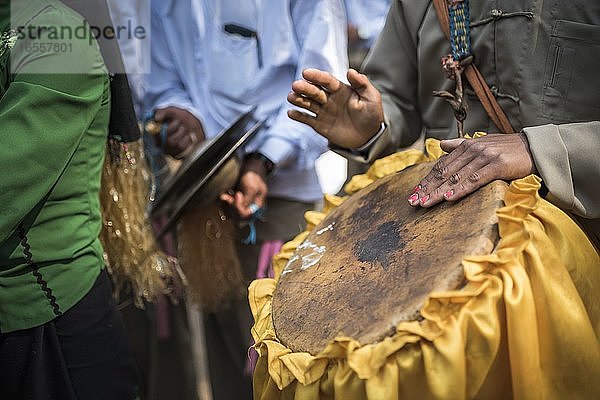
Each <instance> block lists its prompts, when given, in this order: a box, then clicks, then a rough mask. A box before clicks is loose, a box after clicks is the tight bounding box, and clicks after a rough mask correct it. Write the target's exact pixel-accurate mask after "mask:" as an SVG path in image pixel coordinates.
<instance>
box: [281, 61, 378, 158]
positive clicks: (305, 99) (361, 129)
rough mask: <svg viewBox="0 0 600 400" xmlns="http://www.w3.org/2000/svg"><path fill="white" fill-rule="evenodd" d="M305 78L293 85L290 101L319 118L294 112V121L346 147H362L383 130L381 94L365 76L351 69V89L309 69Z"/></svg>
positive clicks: (349, 74)
mask: <svg viewBox="0 0 600 400" xmlns="http://www.w3.org/2000/svg"><path fill="white" fill-rule="evenodd" d="M302 76H303V78H304V79H303V80H298V81H295V82H294V83H293V84H292V92H290V94H289V95H288V101H289V102H290V103H292V104H294V105H296V106H298V107H300V108H303V109H305V110H308V111H310V112H311V113H313V114H314V115H315V116H312V115H309V114H308V113H306V112H301V111H298V110H290V111H288V116H289V117H290V118H292V119H294V120H296V121H299V122H302V123H304V124H307V125H309V126H311V127H312V128H313V129H314V130H315V131H317V132H318V133H319V134H321V135H322V136H324V137H325V138H327V139H328V140H329V141H330V142H332V143H333V144H336V145H338V146H341V147H345V148H358V147H361V146H362V145H364V144H365V143H367V142H368V141H369V139H371V138H372V137H373V136H374V135H375V134H376V133H377V132H378V131H379V128H380V126H381V123H382V122H383V105H382V103H381V95H380V93H379V91H378V90H377V89H375V87H374V86H373V85H372V84H371V82H370V81H369V79H368V78H367V77H366V76H365V75H363V74H360V73H358V72H357V71H355V70H353V69H350V70H349V71H348V82H350V85H351V86H348V85H346V84H344V83H342V82H340V81H339V80H338V79H336V78H335V77H334V76H333V75H331V74H330V73H328V72H324V71H320V70H317V69H306V70H304V72H303V73H302Z"/></svg>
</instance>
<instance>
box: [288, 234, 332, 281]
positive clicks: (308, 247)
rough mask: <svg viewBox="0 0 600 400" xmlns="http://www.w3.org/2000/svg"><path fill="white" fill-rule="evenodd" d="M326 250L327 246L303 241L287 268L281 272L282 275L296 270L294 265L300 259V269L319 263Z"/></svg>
mask: <svg viewBox="0 0 600 400" xmlns="http://www.w3.org/2000/svg"><path fill="white" fill-rule="evenodd" d="M326 252H327V248H326V247H325V246H317V245H316V244H314V243H312V242H311V241H305V242H303V243H302V244H301V245H300V246H298V248H297V249H296V254H294V256H293V257H292V258H290V260H289V261H288V263H287V264H286V266H285V268H284V269H283V271H282V272H281V275H285V274H288V273H290V272H294V271H295V269H294V266H296V265H297V264H298V261H300V269H299V270H300V271H304V270H307V269H309V268H311V267H314V266H315V265H317V264H318V263H319V261H321V258H323V255H325V253H326Z"/></svg>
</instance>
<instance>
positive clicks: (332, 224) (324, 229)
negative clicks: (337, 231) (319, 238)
mask: <svg viewBox="0 0 600 400" xmlns="http://www.w3.org/2000/svg"><path fill="white" fill-rule="evenodd" d="M334 226H335V222H332V223H331V224H329V225H328V226H326V227H325V228H323V229H320V230H318V231H317V235H322V234H324V233H325V232H327V231H333V227H334Z"/></svg>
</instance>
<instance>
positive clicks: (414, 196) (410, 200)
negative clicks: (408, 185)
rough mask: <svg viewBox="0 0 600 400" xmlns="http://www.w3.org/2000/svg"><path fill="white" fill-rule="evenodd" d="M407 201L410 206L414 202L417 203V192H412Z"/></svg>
mask: <svg viewBox="0 0 600 400" xmlns="http://www.w3.org/2000/svg"><path fill="white" fill-rule="evenodd" d="M408 202H409V203H410V205H411V206H414V205H415V204H417V203H418V202H419V195H418V194H417V193H415V194H413V195H412V196H410V197H409V198H408Z"/></svg>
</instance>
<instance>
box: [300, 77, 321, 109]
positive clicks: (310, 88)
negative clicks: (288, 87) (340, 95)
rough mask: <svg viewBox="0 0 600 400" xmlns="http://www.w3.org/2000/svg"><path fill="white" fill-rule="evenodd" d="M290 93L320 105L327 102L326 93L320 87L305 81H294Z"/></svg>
mask: <svg viewBox="0 0 600 400" xmlns="http://www.w3.org/2000/svg"><path fill="white" fill-rule="evenodd" d="M292 91H293V92H294V93H296V94H297V95H298V96H301V97H304V98H307V99H310V100H312V101H316V102H317V103H319V104H320V105H323V104H325V103H326V102H327V93H325V91H324V90H323V89H322V88H321V87H319V86H317V85H314V84H312V83H310V82H307V81H302V80H300V81H295V82H294V83H292Z"/></svg>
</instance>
